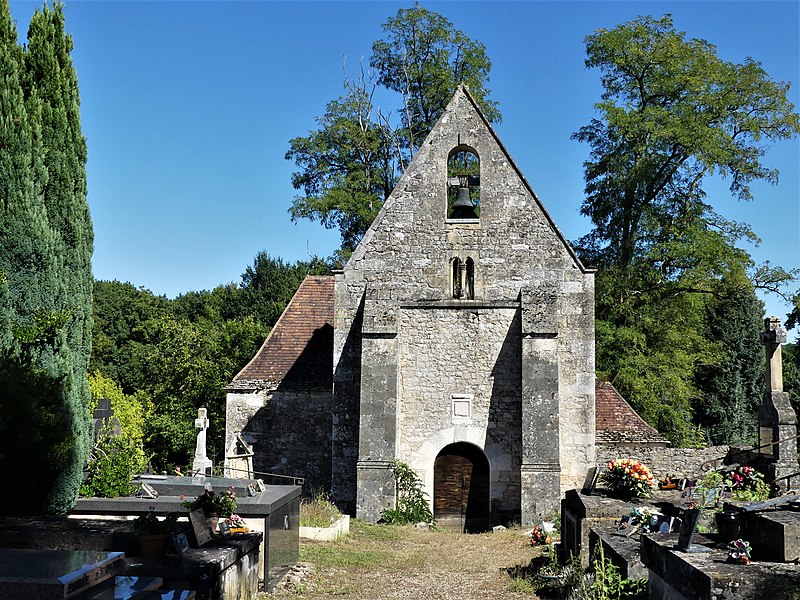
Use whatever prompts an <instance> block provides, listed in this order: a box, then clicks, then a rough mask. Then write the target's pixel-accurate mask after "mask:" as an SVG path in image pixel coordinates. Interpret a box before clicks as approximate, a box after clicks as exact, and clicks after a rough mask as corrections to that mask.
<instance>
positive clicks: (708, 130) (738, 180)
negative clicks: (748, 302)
mask: <svg viewBox="0 0 800 600" xmlns="http://www.w3.org/2000/svg"><path fill="white" fill-rule="evenodd" d="M586 50H587V55H588V58H587V59H586V66H587V67H595V68H599V69H600V72H601V83H602V84H603V87H604V89H605V92H604V94H603V100H602V101H601V102H599V103H598V104H596V105H595V106H596V109H597V110H598V111H599V112H600V115H601V118H600V119H595V120H593V121H592V122H591V123H590V124H589V125H587V126H585V127H582V128H581V129H580V130H579V131H578V132H577V133H576V134H575V135H574V137H575V138H576V139H578V140H580V141H584V142H588V143H589V145H590V147H591V158H590V159H589V160H588V161H587V162H586V164H585V166H586V184H587V185H586V193H587V198H586V200H585V201H584V204H583V207H582V209H581V212H582V213H583V214H584V215H586V216H588V217H590V218H591V219H592V222H593V223H594V230H593V231H592V233H591V234H590V235H589V236H588V238H587V239H586V240H585V243H584V244H583V245H584V246H588V247H590V248H592V249H594V250H596V251H597V252H598V254H599V256H600V257H601V258H604V259H605V260H604V261H603V262H604V263H605V264H611V265H617V266H621V267H623V268H627V267H628V266H630V265H631V264H633V262H634V260H635V259H636V258H637V256H639V255H640V253H641V252H642V250H643V249H647V248H648V247H652V246H653V245H656V244H660V245H662V246H663V245H664V244H665V243H668V242H670V241H671V240H672V239H673V238H674V232H675V231H676V230H678V231H680V230H681V229H683V228H686V227H688V226H691V225H692V224H693V223H695V222H697V221H704V222H705V223H706V224H707V227H708V228H715V229H719V230H720V231H727V232H730V233H731V234H733V235H737V236H742V235H747V236H749V235H750V233H749V229H748V228H747V227H744V226H738V227H737V226H736V224H733V223H729V222H726V221H725V220H723V219H721V218H719V217H718V216H717V215H715V214H714V212H713V210H712V209H711V207H710V206H708V205H706V204H705V203H704V202H703V200H704V197H705V193H704V191H703V189H702V185H703V181H704V180H705V178H706V177H708V176H710V175H713V174H714V173H719V174H721V175H722V176H724V177H727V178H728V179H729V180H730V189H731V193H733V194H734V195H735V196H737V197H738V198H740V199H743V200H749V199H751V197H752V194H751V192H750V185H749V184H750V183H751V182H752V181H754V180H760V179H763V180H766V181H769V182H771V183H775V182H777V178H778V173H777V171H776V170H774V169H769V168H767V167H766V166H764V165H763V164H762V162H761V158H762V157H763V156H764V154H765V148H764V143H765V142H775V141H779V140H785V139H791V138H793V137H795V136H796V135H797V134H798V132H800V117H798V115H797V113H796V112H795V111H794V106H793V105H792V103H791V102H789V100H788V99H787V91H788V89H789V84H788V83H783V82H775V81H773V80H772V79H770V77H769V76H768V75H767V73H766V72H765V71H764V70H763V69H762V67H761V65H760V64H759V63H757V62H755V61H753V60H752V59H747V60H746V61H745V62H744V63H743V64H735V63H731V62H726V61H723V60H722V59H720V58H718V57H717V55H716V49H715V48H714V46H713V45H711V44H709V43H708V42H706V41H704V40H696V39H693V40H686V39H685V34H684V33H683V32H679V31H676V30H675V29H674V27H673V24H672V18H671V17H670V16H669V15H667V16H664V17H662V18H661V19H654V18H652V17H638V18H637V19H634V20H633V21H630V22H628V23H624V24H622V25H619V26H617V27H615V28H613V29H610V30H606V29H600V30H598V31H597V32H596V33H594V34H592V35H590V36H588V37H587V38H586ZM665 258H668V256H667V257H665ZM665 266H667V267H669V266H670V265H669V264H667V265H665ZM673 268H676V267H673Z"/></svg>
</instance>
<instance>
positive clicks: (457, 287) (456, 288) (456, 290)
mask: <svg viewBox="0 0 800 600" xmlns="http://www.w3.org/2000/svg"><path fill="white" fill-rule="evenodd" d="M451 276H452V283H453V298H461V293H462V289H461V259H460V258H457V257H456V258H454V259H453V262H452V270H451Z"/></svg>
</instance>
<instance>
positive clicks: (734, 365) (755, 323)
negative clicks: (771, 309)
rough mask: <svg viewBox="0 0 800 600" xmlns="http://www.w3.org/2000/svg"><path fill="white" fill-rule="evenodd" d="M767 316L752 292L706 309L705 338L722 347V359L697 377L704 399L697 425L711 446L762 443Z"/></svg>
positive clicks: (699, 408) (745, 292)
mask: <svg viewBox="0 0 800 600" xmlns="http://www.w3.org/2000/svg"><path fill="white" fill-rule="evenodd" d="M763 314H764V304H763V302H761V301H760V300H759V299H758V298H757V297H756V295H755V291H754V290H753V289H752V288H751V289H749V290H746V291H744V292H741V293H738V294H735V295H733V296H732V297H730V298H723V299H718V300H715V301H714V302H711V303H710V304H709V306H708V308H707V318H706V337H708V338H709V339H712V340H715V341H716V342H717V345H718V347H719V355H720V360H719V361H718V362H717V363H716V364H706V365H704V366H702V367H700V368H699V369H698V372H697V374H696V385H697V387H698V389H699V390H700V392H701V394H702V400H701V401H700V402H699V404H698V407H697V420H698V422H699V424H700V425H701V426H702V427H703V428H704V429H705V431H706V435H707V437H708V440H709V441H710V442H711V443H712V444H744V445H747V444H750V445H753V444H754V443H755V442H756V441H757V432H758V409H759V408H760V406H761V399H762V397H763V395H764V346H763V344H762V343H761V331H762V329H763V320H762V316H763Z"/></svg>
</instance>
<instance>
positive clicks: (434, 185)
mask: <svg viewBox="0 0 800 600" xmlns="http://www.w3.org/2000/svg"><path fill="white" fill-rule="evenodd" d="M464 147H467V148H469V149H471V150H472V151H474V153H475V154H476V155H477V156H478V157H479V159H480V181H481V183H480V211H481V212H480V218H479V219H474V220H472V221H469V222H454V221H452V220H449V219H447V186H448V176H447V161H448V158H449V155H450V152H451V151H453V150H454V149H456V148H464ZM456 258H458V259H459V260H461V261H466V260H467V259H468V258H469V259H472V261H474V265H475V266H474V290H475V293H474V299H469V300H467V299H454V298H452V290H453V284H452V273H453V269H452V261H453V260H454V259H456ZM593 293H594V288H593V275H592V273H591V272H589V271H587V270H586V269H584V268H583V267H582V265H581V264H580V262H579V261H578V260H577V258H576V257H575V255H574V253H573V252H572V250H571V249H570V248H569V246H568V245H567V244H566V242H565V240H564V239H563V237H561V235H560V233H559V232H558V230H557V229H556V227H555V225H554V224H553V223H552V221H551V220H550V218H549V216H548V215H547V213H546V212H545V211H544V208H543V206H542V205H541V204H540V203H539V201H538V199H537V198H536V197H535V196H534V194H533V192H532V190H531V189H530V188H529V187H528V186H527V184H526V183H525V181H524V179H523V178H522V176H521V174H520V173H519V172H518V170H517V169H516V167H515V165H514V164H513V163H512V162H511V160H510V159H509V157H508V154H507V153H506V151H505V149H504V148H503V147H502V145H501V144H500V143H499V141H498V140H497V138H496V137H495V136H494V134H493V133H492V131H491V129H490V128H489V127H488V124H487V123H486V122H485V121H484V119H483V118H482V116H481V115H480V113H479V112H478V111H477V110H476V108H475V106H474V104H473V103H472V100H471V99H470V98H469V97H468V96H467V95H466V94H465V93H464V92H463V91H459V92H457V93H456V95H455V97H454V99H453V100H452V101H451V104H450V105H449V106H448V109H447V111H446V112H445V114H444V115H443V117H442V118H441V120H440V121H439V123H438V124H437V125H436V127H435V128H434V130H433V131H432V133H431V135H430V136H429V137H428V138H427V140H426V141H425V143H424V144H423V145H422V147H421V148H420V150H419V152H418V154H417V156H416V158H415V159H414V162H413V163H412V165H411V166H410V167H409V168H408V169H407V170H406V172H405V173H404V175H403V176H402V178H401V180H400V182H399V183H398V185H397V187H396V188H395V190H394V191H393V192H392V194H391V196H390V197H389V198H388V199H387V201H386V203H385V204H384V207H383V209H382V211H381V213H380V214H379V216H378V218H377V219H376V220H375V222H374V223H373V225H372V227H371V228H370V230H369V231H368V232H367V234H366V235H365V237H364V239H363V240H362V242H361V244H360V245H359V247H358V248H357V249H356V251H355V252H354V253H353V256H352V257H351V259H350V261H349V262H348V264H347V266H346V267H345V269H344V271H343V273H341V274H339V275H337V277H336V291H335V294H336V308H335V312H334V331H335V334H334V397H335V400H334V407H335V411H334V412H335V414H334V426H335V427H336V428H337V429H336V432H335V433H334V440H333V453H334V472H333V482H334V486H333V491H334V494H333V495H334V497H335V498H339V499H345V500H347V499H348V498H349V497H350V494H351V492H352V488H350V487H349V485H348V477H349V476H352V475H351V474H352V470H351V469H352V468H353V457H354V456H357V457H358V462H357V465H356V472H357V475H356V477H357V479H358V486H357V487H358V494H357V506H358V516H359V517H362V518H366V519H375V518H377V516H378V515H379V513H380V509H381V508H382V507H383V506H384V500H382V498H383V499H385V496H386V495H387V494H388V493H389V492H390V490H391V489H392V488H391V475H390V472H389V470H388V465H389V461H390V460H391V459H393V458H395V457H396V456H397V455H398V454H400V455H402V454H407V453H408V452H409V451H410V450H411V448H412V442H409V441H406V440H405V439H404V436H405V435H406V433H408V432H413V431H414V428H415V427H417V426H422V427H423V428H424V432H425V435H426V436H427V437H426V438H425V439H426V440H428V441H430V443H429V447H428V449H426V450H425V461H422V459H421V457H414V456H412V457H411V458H412V460H415V461H416V464H417V470H418V474H419V475H420V477H421V478H422V479H423V480H424V481H426V482H429V481H430V480H431V477H432V475H431V472H430V471H431V469H429V468H428V467H427V466H426V465H428V464H429V463H430V456H429V455H430V454H433V455H434V456H435V454H436V453H438V452H439V451H441V449H442V447H443V446H442V445H445V444H446V443H450V442H452V441H463V442H470V443H473V444H475V445H477V446H479V447H480V448H481V449H482V450H483V451H484V452H485V453H487V455H488V454H489V453H490V452H491V453H492V454H493V455H494V456H489V458H490V460H494V461H495V464H496V465H499V466H498V473H496V474H493V477H494V482H495V484H496V486H493V490H492V496H493V498H495V499H496V500H498V501H500V502H509V503H511V502H516V500H515V499H514V498H515V497H516V494H517V492H516V491H512V490H513V488H514V487H515V486H517V485H518V482H519V484H521V492H520V494H527V497H526V498H523V499H522V500H521V501H520V504H521V506H520V508H518V510H521V513H522V519H523V520H527V519H530V518H532V517H533V515H534V514H536V513H538V514H547V513H552V512H555V511H557V510H558V501H559V497H560V492H561V491H563V490H564V489H567V488H568V487H571V486H574V485H577V484H578V483H579V482H580V481H582V479H583V477H584V475H585V473H586V469H587V468H588V466H589V465H591V464H593V463H594V459H595V457H594V297H593ZM426 311H427V312H426ZM520 313H521V314H522V316H521V317H520V318H518V319H517V321H516V323H515V324H513V326H512V322H513V319H515V318H516V317H515V316H514V315H517V314H520ZM434 315H435V316H436V318H435V319H434V318H433V316H434ZM445 315H447V316H445ZM528 316H530V318H528ZM416 319H421V321H422V322H421V323H419V324H417V323H416V322H415V320H416ZM359 321H360V323H359ZM459 328H461V329H459ZM426 336H429V337H426ZM459 337H463V339H465V340H472V341H474V342H476V343H477V344H479V345H480V344H483V343H484V342H483V340H484V338H485V339H486V341H485V344H486V346H485V348H483V347H479V348H475V349H472V348H470V349H468V353H469V356H470V357H472V358H473V359H474V358H475V356H476V355H477V353H478V350H481V351H482V350H484V349H486V350H488V351H489V352H490V354H489V355H487V356H483V355H481V356H480V358H478V359H477V360H478V364H477V365H476V368H477V369H478V371H477V373H480V374H481V376H483V377H484V378H485V377H486V376H487V375H488V380H485V381H482V382H481V381H478V375H477V373H476V375H475V378H474V379H470V380H468V383H469V386H470V387H471V388H472V389H474V392H470V391H469V390H464V393H466V394H469V393H473V395H474V402H475V407H476V414H477V415H478V417H477V418H479V419H480V421H476V422H475V426H474V427H472V428H470V427H469V426H468V425H465V426H462V427H460V428H456V427H455V426H454V423H453V422H452V419H451V418H450V415H449V414H448V415H447V416H445V415H444V413H443V412H441V411H438V412H436V416H434V414H433V413H432V412H430V411H428V412H426V413H425V415H424V416H421V417H419V418H417V417H416V416H415V417H414V418H411V416H410V415H412V413H413V411H414V410H416V409H414V408H412V407H406V406H405V402H406V401H408V402H411V403H420V402H422V403H424V405H425V410H427V409H428V408H430V407H431V406H433V405H434V404H436V406H437V409H438V408H441V407H440V406H439V405H438V404H437V402H439V401H441V400H442V399H443V398H446V405H447V406H448V407H449V402H450V400H451V398H450V396H451V394H452V393H456V392H455V390H456V389H460V388H458V387H457V386H455V385H454V384H450V383H448V382H447V380H446V379H445V381H444V382H443V383H442V384H441V385H440V384H438V383H437V382H434V381H432V380H431V379H426V378H427V375H425V373H424V371H425V370H426V369H433V371H434V373H435V374H436V376H443V375H445V374H449V373H451V372H453V371H458V370H459V369H460V368H462V365H461V357H460V356H459V355H458V354H451V352H461V351H462V350H463V348H461V347H460V346H459V344H457V343H454V338H459ZM412 338H417V339H412ZM506 340H508V341H506ZM504 344H508V348H507V349H505V348H504V349H503V352H505V353H506V356H507V357H508V359H507V360H506V359H503V361H501V368H502V369H503V371H504V372H503V373H500V372H499V371H498V372H496V373H494V372H493V371H492V369H493V368H494V366H495V365H494V363H492V361H493V360H494V361H496V360H497V358H498V356H499V355H500V354H501V352H500V350H501V347H502V346H503V345H504ZM492 353H493V354H492ZM512 359H513V361H515V365H514V367H513V369H512V368H510V367H509V365H510V362H511V361H512ZM445 365H451V368H450V369H449V370H448V369H446V368H445ZM462 370H463V369H462ZM414 371H419V373H414ZM501 378H513V381H511V380H507V381H503V382H500V381H499V380H500V379H501ZM406 380H408V385H409V386H410V387H409V388H408V389H406V387H405V386H406ZM426 386H428V387H429V389H427V390H426V389H425V387H426ZM487 386H489V387H487ZM423 392H424V393H423ZM512 396H513V400H512ZM492 398H495V400H494V401H493V400H492ZM436 399H438V400H436ZM493 402H494V404H495V406H496V407H498V408H499V410H498V412H497V413H496V414H495V415H494V416H492V415H490V412H491V410H490V409H491V408H492V403H493ZM516 406H520V409H517V408H516ZM512 407H513V411H514V412H513V415H514V418H510V419H509V418H506V416H505V415H506V414H512V413H511V412H509V411H511V410H512ZM354 415H355V419H356V420H355V421H354V420H353V419H354ZM517 416H518V417H519V419H518V420H517V418H516V417H517ZM492 419H494V421H493V420H492ZM356 424H358V425H357V426H356ZM398 426H399V427H400V428H401V429H402V432H403V433H402V434H401V435H397V429H396V428H397V427H398ZM504 427H505V429H504ZM490 428H491V432H490V434H489V431H490ZM448 431H449V433H448ZM523 432H524V435H525V438H524V439H523ZM434 439H435V440H437V442H436V443H438V444H439V447H438V448H434V445H435V444H434V443H433V442H432V441H431V440H434ZM424 443H425V442H424V441H423V444H424ZM520 445H521V446H522V447H521V448H520ZM338 457H341V459H342V460H339V461H337V458H338ZM517 469H519V474H517V473H514V474H513V475H512V474H511V471H515V470H517ZM501 478H502V481H501ZM495 487H496V489H495ZM389 501H391V497H390V498H389Z"/></svg>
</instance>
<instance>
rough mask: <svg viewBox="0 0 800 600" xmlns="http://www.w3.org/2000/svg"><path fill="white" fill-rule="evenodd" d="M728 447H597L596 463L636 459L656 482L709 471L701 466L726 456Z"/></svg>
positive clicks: (602, 463) (719, 461)
mask: <svg viewBox="0 0 800 600" xmlns="http://www.w3.org/2000/svg"><path fill="white" fill-rule="evenodd" d="M729 450H730V446H711V447H709V448H652V447H646V446H622V445H620V446H610V445H598V446H597V462H598V464H600V465H604V464H605V463H607V462H608V461H611V460H614V459H615V458H635V459H637V460H640V461H642V462H643V463H644V464H646V465H647V466H648V467H650V469H651V470H652V471H653V475H655V477H656V479H661V478H663V477H665V476H666V475H675V476H677V477H690V478H696V477H698V476H700V475H701V474H702V473H703V472H704V471H707V470H708V469H709V466H706V468H705V469H703V468H701V467H702V465H703V463H706V462H709V463H710V462H711V461H717V464H720V463H721V462H722V459H723V458H724V457H725V456H726V455H727V454H728V451H729Z"/></svg>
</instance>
